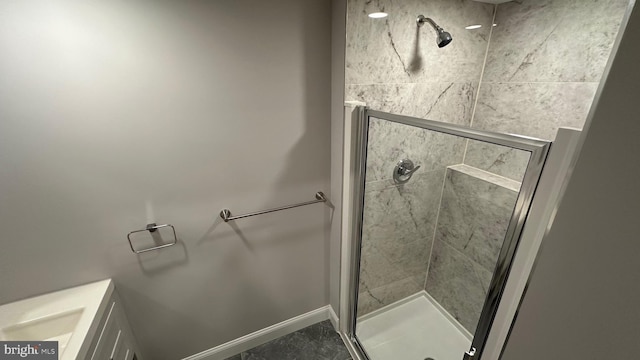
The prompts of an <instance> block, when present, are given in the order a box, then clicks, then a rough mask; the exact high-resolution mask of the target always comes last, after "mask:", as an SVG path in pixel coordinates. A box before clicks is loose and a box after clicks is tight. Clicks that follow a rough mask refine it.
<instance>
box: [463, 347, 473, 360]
mask: <svg viewBox="0 0 640 360" xmlns="http://www.w3.org/2000/svg"><path fill="white" fill-rule="evenodd" d="M475 356H476V348H474V347H473V346H472V347H471V349H469V351H465V352H464V357H463V358H462V360H471V359H473V358H474V357H475Z"/></svg>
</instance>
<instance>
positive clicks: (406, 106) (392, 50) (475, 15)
mask: <svg viewBox="0 0 640 360" xmlns="http://www.w3.org/2000/svg"><path fill="white" fill-rule="evenodd" d="M493 9H494V6H493V5H489V4H483V3H479V2H475V1H471V0H458V1H451V0H430V1H425V0H406V1H394V0H349V1H348V3H347V34H348V36H347V48H346V74H345V76H346V89H345V91H346V97H345V98H346V99H348V100H359V101H364V102H366V103H367V105H368V106H370V107H371V108H373V109H376V110H382V111H387V112H393V113H396V114H403V115H409V116H415V117H420V118H426V119H432V120H438V121H445V122H451V123H456V124H463V125H469V124H470V122H471V116H472V113H473V106H474V102H475V93H476V89H477V87H478V82H479V81H480V75H481V72H482V64H483V62H484V57H485V54H486V49H487V43H488V39H489V31H490V28H491V26H490V25H491V20H492V18H493ZM375 11H386V12H388V13H389V16H388V17H387V18H384V19H371V18H369V17H368V16H367V14H369V13H371V12H375ZM420 14H423V15H425V16H427V17H431V18H433V19H434V20H435V21H436V22H438V23H439V25H440V26H442V27H443V28H445V29H446V30H448V31H450V32H452V33H455V36H454V40H453V42H452V43H451V44H449V45H448V46H446V47H444V48H438V46H437V45H436V40H435V39H436V33H435V31H434V30H433V29H432V28H431V27H430V26H429V25H425V26H423V27H421V28H418V27H417V26H416V18H417V16H418V15H420ZM474 23H478V24H482V25H483V27H482V28H481V29H479V31H475V32H470V31H465V30H464V27H465V26H467V25H469V24H474Z"/></svg>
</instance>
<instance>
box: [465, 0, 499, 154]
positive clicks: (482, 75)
mask: <svg viewBox="0 0 640 360" xmlns="http://www.w3.org/2000/svg"><path fill="white" fill-rule="evenodd" d="M497 12H498V5H494V7H493V16H492V17H491V27H490V29H489V39H488V40H487V50H486V51H485V52H484V61H483V62H482V71H480V79H478V89H477V90H476V98H475V100H474V101H473V110H472V111H471V121H470V122H469V127H473V120H474V119H475V117H476V109H477V108H478V98H480V89H481V88H482V79H483V78H484V70H485V68H486V67H487V58H488V57H489V47H490V46H491V36H493V28H494V26H493V24H495V22H496V13H497ZM468 149H469V139H467V142H466V144H465V146H464V154H463V155H462V163H463V164H464V162H465V160H466V159H467V150H468Z"/></svg>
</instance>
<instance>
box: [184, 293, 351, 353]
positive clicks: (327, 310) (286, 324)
mask: <svg viewBox="0 0 640 360" xmlns="http://www.w3.org/2000/svg"><path fill="white" fill-rule="evenodd" d="M327 319H329V320H331V323H332V324H333V326H334V327H336V324H337V323H338V317H337V316H336V313H335V312H334V311H333V309H332V308H331V306H329V305H327V306H323V307H321V308H319V309H316V310H312V311H309V312H308V313H305V314H302V315H298V316H296V317H294V318H291V319H288V320H285V321H283V322H280V323H277V324H275V325H271V326H269V327H266V328H264V329H261V330H258V331H256V332H253V333H251V334H248V335H245V336H243V337H240V338H237V339H235V340H231V341H229V342H227V343H224V344H222V345H218V346H216V347H213V348H211V349H208V350H205V351H202V352H200V353H197V354H194V355H191V356H188V357H186V358H184V359H182V360H224V359H226V358H228V357H231V356H234V355H237V354H239V353H241V352H243V351H247V350H249V349H251V348H254V347H256V346H258V345H262V344H264V343H266V342H269V341H271V340H275V339H277V338H279V337H281V336H284V335H287V334H290V333H292V332H294V331H298V330H300V329H302V328H305V327H307V326H309V325H313V324H315V323H318V322H321V321H324V320H327ZM336 328H337V327H336Z"/></svg>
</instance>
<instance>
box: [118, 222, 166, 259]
mask: <svg viewBox="0 0 640 360" xmlns="http://www.w3.org/2000/svg"><path fill="white" fill-rule="evenodd" d="M163 227H170V228H171V230H172V231H173V241H172V242H170V243H166V244H162V245H158V246H154V247H150V248H147V249H142V250H136V249H135V248H134V247H133V243H132V242H131V235H132V234H135V233H138V232H142V231H148V232H149V234H153V233H154V232H156V231H157V230H158V229H160V228H163ZM151 236H152V237H154V239H155V235H151ZM127 240H129V246H130V247H131V251H133V252H134V253H136V254H142V253H144V252H147V251H151V250H158V249H162V248H166V247H169V246H173V245H175V244H176V243H177V242H178V236H176V228H174V227H173V225H170V224H164V225H156V223H151V224H147V226H146V228H144V229H142V230H135V231H132V232H130V233H129V234H127Z"/></svg>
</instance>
